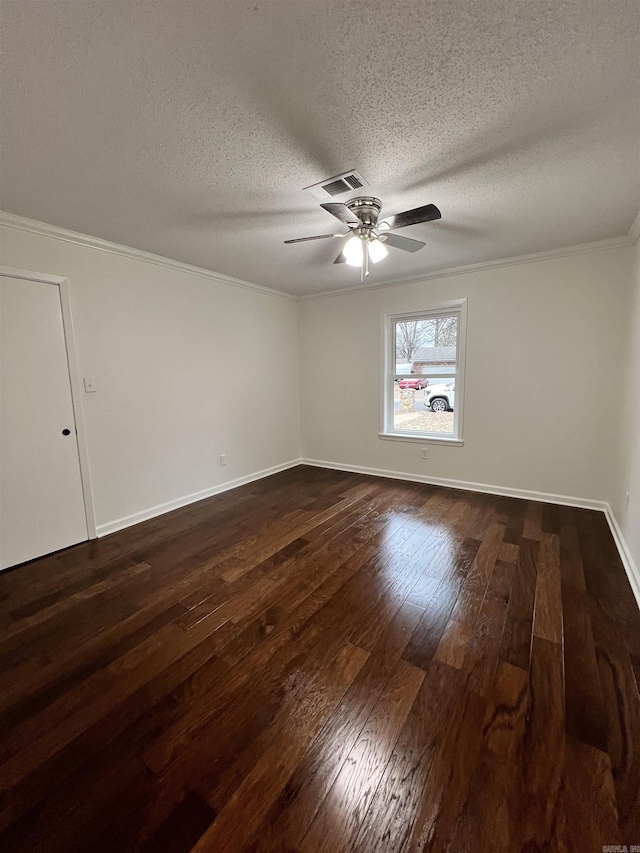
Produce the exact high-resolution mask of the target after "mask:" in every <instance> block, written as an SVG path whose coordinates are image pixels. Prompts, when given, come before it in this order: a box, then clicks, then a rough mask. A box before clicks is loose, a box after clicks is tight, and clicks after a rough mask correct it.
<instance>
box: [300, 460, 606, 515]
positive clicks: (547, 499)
mask: <svg viewBox="0 0 640 853" xmlns="http://www.w3.org/2000/svg"><path fill="white" fill-rule="evenodd" d="M300 461H301V463H302V464H303V465H313V466H315V467H316V468H334V469H335V470H336V471H351V472H352V473H354V474H369V475H371V476H372V477H389V478H390V479H392V480H408V481H410V482H413V483H427V484H428V485H431V486H446V487H447V488H449V489H464V490H465V491H469V492H484V493H485V494H488V495H500V496H502V497H506V498H522V499H523V500H528V501H540V502H541V503H549V504H560V505H561V506H575V507H579V508H580V509H597V510H599V511H600V512H604V511H605V509H606V504H605V502H604V501H595V500H591V499H590V498H576V497H571V496H570V495H554V494H552V493H551V492H532V491H529V490H528V489H513V488H511V487H510V486H491V485H488V484H487V483H470V482H467V481H466V480H449V479H446V478H444V477H430V476H424V475H422V474H406V473H405V472H404V471H385V470H383V469H382V468H364V467H363V466H361V465H343V464H342V463H341V462H325V461H323V460H321V459H301V460H300Z"/></svg>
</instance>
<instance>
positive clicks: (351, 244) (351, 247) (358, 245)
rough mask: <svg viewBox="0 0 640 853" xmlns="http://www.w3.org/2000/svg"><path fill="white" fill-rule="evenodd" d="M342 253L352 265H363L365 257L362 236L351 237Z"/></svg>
mask: <svg viewBox="0 0 640 853" xmlns="http://www.w3.org/2000/svg"><path fill="white" fill-rule="evenodd" d="M342 254H343V255H344V256H345V258H346V261H347V263H348V264H349V266H352V267H359V266H362V259H363V257H364V244H363V242H362V239H361V238H360V237H356V236H353V237H350V238H349V239H348V240H347V242H346V243H345V246H344V249H343V250H342Z"/></svg>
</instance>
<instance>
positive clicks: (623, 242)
mask: <svg viewBox="0 0 640 853" xmlns="http://www.w3.org/2000/svg"><path fill="white" fill-rule="evenodd" d="M639 220H640V215H639V219H638V220H636V222H635V223H634V225H632V226H631V230H630V231H629V232H628V233H627V234H624V235H623V236H622V237H609V238H608V239H606V240H597V241H595V242H592V243H580V244H578V245H576V246H562V247H561V248H559V249H547V250H545V251H542V252H532V253H531V254H529V255H516V256H514V257H511V258H501V259H499V260H495V261H481V262H480V263H477V264H466V265H465V266H461V267H449V268H448V269H443V270H437V271H435V272H430V273H423V274H422V275H415V276H411V277H410V278H395V279H388V280H387V281H381V282H377V283H376V284H361V285H356V286H355V287H341V288H339V289H336V290H322V291H320V292H318V293H307V294H304V295H302V294H301V295H300V296H298V299H299V300H300V301H301V302H306V301H307V300H308V299H326V298H328V297H329V296H347V295H348V294H349V293H357V292H360V291H363V290H380V289H382V288H385V287H397V286H398V285H400V284H419V283H420V282H423V281H431V280H433V279H437V278H448V277H449V276H455V275H465V274H466V273H472V272H482V271H483V270H493V269H498V268H499V267H510V266H517V265H518V264H533V263H536V262H537V261H550V260H554V259H555V258H567V257H570V256H571V255H583V254H586V253H588V252H599V251H603V250H605V249H621V248H624V247H625V246H632V245H633V244H634V243H635V241H636V239H637V236H636V237H634V236H633V234H632V231H633V228H634V227H636V225H637V226H638V228H640V221H639Z"/></svg>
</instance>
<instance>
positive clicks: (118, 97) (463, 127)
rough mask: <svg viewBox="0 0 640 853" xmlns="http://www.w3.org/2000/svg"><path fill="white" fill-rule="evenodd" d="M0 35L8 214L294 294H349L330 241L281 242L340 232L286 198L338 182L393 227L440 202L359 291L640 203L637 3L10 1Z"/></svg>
mask: <svg viewBox="0 0 640 853" xmlns="http://www.w3.org/2000/svg"><path fill="white" fill-rule="evenodd" d="M2 26H3V33H2V80H1V82H2V95H3V114H2V137H1V149H0V154H1V166H2V179H3V180H2V197H1V199H0V207H1V208H2V209H3V210H6V211H9V212H11V213H16V214H19V215H22V216H26V217H30V218H32V219H37V220H40V221H43V222H47V223H52V224H54V225H59V226H62V227H65V228H70V229H73V230H76V231H81V232H83V233H86V234H90V235H92V236H95V237H102V238H105V239H107V240H112V241H115V242H117V243H123V244H125V245H128V246H133V247H135V248H138V249H144V250H147V251H150V252H155V253H157V254H160V255H164V256H166V257H169V258H173V259H176V260H180V261H185V262H188V263H192V264H196V265H198V266H202V267H206V268H208V269H211V270H214V271H216V272H220V273H225V274H227V275H231V276H235V277H237V278H241V279H246V280H248V281H252V282H257V283H259V284H263V285H267V286H269V287H275V288H278V289H281V290H287V291H290V292H293V293H309V292H312V291H318V290H329V289H332V288H344V287H347V286H349V285H350V284H354V285H357V284H359V278H358V271H357V270H354V269H353V268H352V267H347V266H346V265H341V266H333V264H332V261H333V259H334V258H335V256H336V255H337V253H338V251H339V248H340V244H339V241H338V240H333V241H320V242H317V243H308V244H301V245H294V246H284V245H283V240H285V239H287V238H289V237H301V236H306V235H311V234H318V233H325V232H327V231H332V230H334V226H335V225H337V226H338V228H337V229H336V230H339V227H340V226H339V223H338V222H337V220H334V219H332V217H330V216H329V215H328V214H326V213H325V212H324V211H322V210H321V209H320V208H319V206H318V202H315V201H314V200H313V199H312V198H311V197H309V196H308V195H306V194H305V193H303V192H302V187H304V186H306V185H308V184H311V183H314V182H316V181H319V180H322V179H323V178H327V177H329V176H331V175H334V174H337V173H339V172H342V171H344V170H346V169H350V168H356V169H358V170H359V171H360V172H361V173H362V174H363V175H364V177H365V178H366V179H367V180H368V181H369V182H370V184H371V188H370V191H372V192H373V193H374V194H375V195H378V196H379V197H380V198H381V199H382V201H383V205H384V209H383V212H384V213H386V214H390V213H395V212H397V211H400V210H404V209H406V208H410V207H415V206H418V205H421V204H425V203H428V202H433V203H435V204H437V205H438V206H439V207H440V209H441V210H442V217H443V218H442V220H441V221H440V222H437V223H432V224H423V225H416V226H412V227H410V228H406V229H404V230H403V231H402V232H401V233H403V234H404V235H406V236H407V237H415V238H418V239H422V240H425V241H426V243H427V247H426V248H425V249H423V250H422V251H421V252H418V253H416V254H415V255H410V254H408V253H404V252H399V251H397V250H391V251H390V253H389V257H388V258H387V259H386V260H385V261H383V262H382V263H380V264H378V265H377V266H376V267H375V269H374V272H373V275H372V277H371V279H370V280H371V281H373V282H375V281H383V280H389V279H397V278H402V277H410V276H415V275H419V274H420V273H423V272H424V273H426V272H433V271H435V270H438V269H445V268H448V267H453V266H459V265H462V264H469V263H475V262H480V261H487V260H492V259H497V258H504V257H509V256H513V255H520V254H526V253H529V252H535V251H540V250H544V249H553V248H557V247H560V246H566V245H572V244H576V243H583V242H587V241H591V240H599V239H603V238H606V237H614V236H619V235H622V234H624V233H626V231H627V230H628V228H629V227H630V225H631V223H632V221H633V219H634V217H635V215H636V214H637V212H638V204H639V200H640V146H639V143H638V139H639V136H640V101H639V92H640V89H639V87H638V80H639V78H640V4H638V2H637V0H553V2H549V0H545V2H538V0H528V2H525V0H393V2H389V1H388V0H384V2H381V0H340V2H333V1H332V0H330V2H320V0H252V2H246V0H209V2H197V0H171V2H167V0H150V2H138V0H96V1H95V2H92V0H70V2H67V0H56V1H55V2H51V0H4V2H3V3H2ZM355 194H356V193H353V194H352V195H355ZM348 197H349V196H345V198H348ZM340 200H342V197H341V199H340Z"/></svg>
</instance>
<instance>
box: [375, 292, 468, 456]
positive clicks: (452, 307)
mask: <svg viewBox="0 0 640 853" xmlns="http://www.w3.org/2000/svg"><path fill="white" fill-rule="evenodd" d="M452 314H455V315H457V317H458V337H457V341H456V365H455V370H452V371H451V374H450V375H453V376H454V377H455V383H456V401H455V406H454V408H453V434H452V435H451V436H448V435H443V433H438V432H416V431H415V430H411V431H409V430H404V431H403V430H400V429H395V428H394V426H393V402H394V385H395V379H396V378H398V379H401V378H406V376H400V374H395V373H394V372H393V371H394V368H395V358H396V342H395V334H394V332H395V324H396V323H397V322H402V321H403V320H408V321H410V322H411V321H414V320H420V319H428V318H430V317H437V316H439V315H447V316H451V315H452ZM381 323H382V347H381V355H382V359H381V361H382V365H381V371H380V375H381V389H380V390H381V393H380V403H381V405H380V410H381V416H380V432H379V433H378V435H379V437H380V438H383V439H391V440H394V441H409V442H411V441H413V442H415V441H418V442H422V443H423V444H448V445H454V446H458V447H460V446H462V445H463V444H464V440H463V432H462V427H463V423H464V376H465V350H466V342H467V300H466V299H456V300H453V301H452V302H440V303H438V304H436V305H431V306H429V307H428V308H424V309H423V310H421V311H403V312H401V313H399V314H385V313H383V314H382V317H381Z"/></svg>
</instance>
